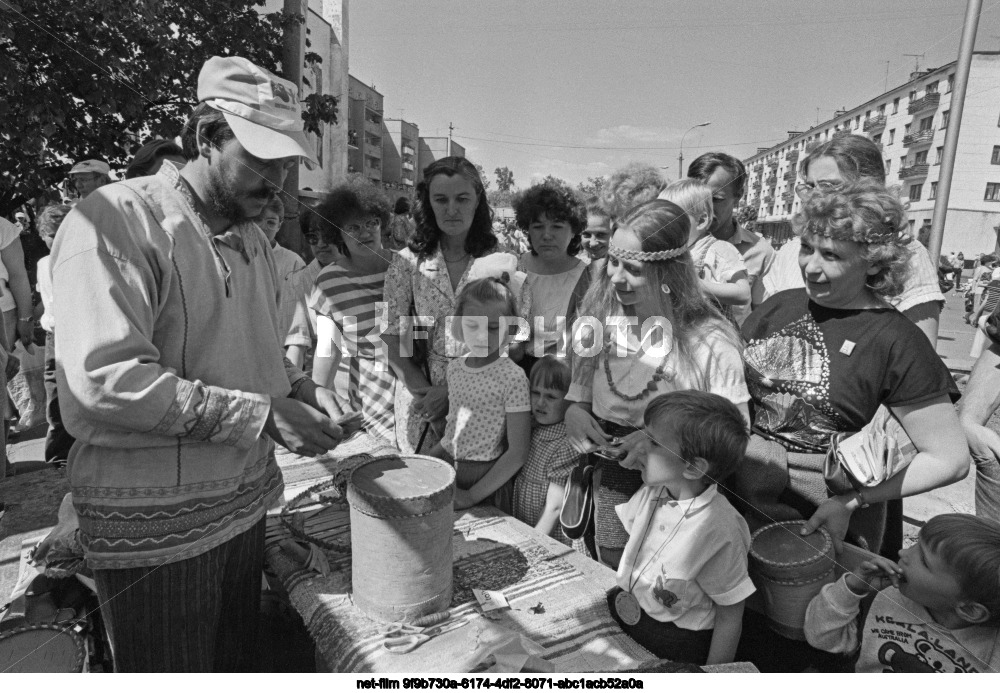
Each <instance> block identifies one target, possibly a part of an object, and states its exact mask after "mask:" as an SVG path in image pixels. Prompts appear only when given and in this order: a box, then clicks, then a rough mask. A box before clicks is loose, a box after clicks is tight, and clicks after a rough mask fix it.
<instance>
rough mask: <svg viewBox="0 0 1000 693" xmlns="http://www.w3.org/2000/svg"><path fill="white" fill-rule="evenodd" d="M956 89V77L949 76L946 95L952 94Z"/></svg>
mask: <svg viewBox="0 0 1000 693" xmlns="http://www.w3.org/2000/svg"><path fill="white" fill-rule="evenodd" d="M954 88H955V75H948V90H947V91H946V92H945V93H946V94H948V93H951V90H952V89H954Z"/></svg>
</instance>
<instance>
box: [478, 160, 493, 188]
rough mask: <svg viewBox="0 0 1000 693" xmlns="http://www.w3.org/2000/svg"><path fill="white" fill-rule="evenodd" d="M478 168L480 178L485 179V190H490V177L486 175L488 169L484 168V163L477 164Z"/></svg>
mask: <svg viewBox="0 0 1000 693" xmlns="http://www.w3.org/2000/svg"><path fill="white" fill-rule="evenodd" d="M476 170H477V171H479V178H480V179H481V180H482V181H483V190H486V191H487V192H488V191H489V189H490V179H489V178H488V177H487V176H486V171H484V170H483V165H482V164H476Z"/></svg>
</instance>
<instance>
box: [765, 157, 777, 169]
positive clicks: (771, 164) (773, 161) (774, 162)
mask: <svg viewBox="0 0 1000 693" xmlns="http://www.w3.org/2000/svg"><path fill="white" fill-rule="evenodd" d="M767 167H768V168H778V160H777V159H771V160H770V161H768V162H767Z"/></svg>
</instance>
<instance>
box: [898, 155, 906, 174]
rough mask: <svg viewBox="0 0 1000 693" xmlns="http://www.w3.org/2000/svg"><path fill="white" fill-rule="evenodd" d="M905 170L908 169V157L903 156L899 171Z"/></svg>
mask: <svg viewBox="0 0 1000 693" xmlns="http://www.w3.org/2000/svg"><path fill="white" fill-rule="evenodd" d="M904 168H906V157H905V156H901V157H899V170H900V171H902V170H903V169H904Z"/></svg>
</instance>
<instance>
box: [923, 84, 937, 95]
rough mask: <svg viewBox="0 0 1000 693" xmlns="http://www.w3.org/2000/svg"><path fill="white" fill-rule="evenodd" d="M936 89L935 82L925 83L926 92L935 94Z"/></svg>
mask: <svg viewBox="0 0 1000 693" xmlns="http://www.w3.org/2000/svg"><path fill="white" fill-rule="evenodd" d="M937 89H938V83H937V82H930V83H929V84H928V85H927V88H926V93H928V94H936V93H937Z"/></svg>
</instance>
